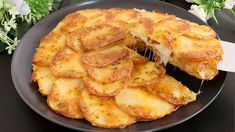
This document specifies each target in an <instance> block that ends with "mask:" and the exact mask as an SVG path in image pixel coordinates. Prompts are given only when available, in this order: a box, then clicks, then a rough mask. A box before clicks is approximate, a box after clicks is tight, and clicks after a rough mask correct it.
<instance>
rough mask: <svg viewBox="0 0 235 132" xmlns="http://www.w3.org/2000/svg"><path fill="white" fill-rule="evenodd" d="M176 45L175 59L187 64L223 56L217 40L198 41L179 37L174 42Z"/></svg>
mask: <svg viewBox="0 0 235 132" xmlns="http://www.w3.org/2000/svg"><path fill="white" fill-rule="evenodd" d="M173 43H174V45H176V48H175V50H174V51H173V54H174V57H176V58H177V59H181V60H182V61H186V62H195V61H204V60H207V61H208V62H209V59H212V58H215V57H219V56H221V55H222V54H223V51H222V48H221V45H220V41H219V40H217V39H207V40H202V39H201V40H198V39H193V38H189V37H184V36H181V37H178V38H177V39H175V40H174V42H173Z"/></svg>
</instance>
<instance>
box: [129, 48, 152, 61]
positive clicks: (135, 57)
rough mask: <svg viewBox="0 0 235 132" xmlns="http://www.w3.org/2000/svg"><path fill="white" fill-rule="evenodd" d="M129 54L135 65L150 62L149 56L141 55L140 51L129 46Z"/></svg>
mask: <svg viewBox="0 0 235 132" xmlns="http://www.w3.org/2000/svg"><path fill="white" fill-rule="evenodd" d="M128 51H129V55H130V58H131V60H132V61H133V64H134V65H139V64H144V63H146V62H148V58H146V57H144V56H142V55H140V54H139V53H138V52H136V51H134V50H131V49H129V48H128Z"/></svg>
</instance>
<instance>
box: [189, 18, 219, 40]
mask: <svg viewBox="0 0 235 132" xmlns="http://www.w3.org/2000/svg"><path fill="white" fill-rule="evenodd" d="M187 22H188V23H189V25H190V31H189V32H187V33H186V34H185V36H187V37H191V38H194V39H213V38H215V37H216V32H215V31H214V30H213V29H212V28H210V27H209V26H206V25H198V24H197V23H193V22H189V21H187Z"/></svg>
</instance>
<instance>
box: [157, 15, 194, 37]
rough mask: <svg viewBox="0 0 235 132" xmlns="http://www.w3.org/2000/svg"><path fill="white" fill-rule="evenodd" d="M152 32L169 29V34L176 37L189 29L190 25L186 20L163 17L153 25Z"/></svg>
mask: <svg viewBox="0 0 235 132" xmlns="http://www.w3.org/2000/svg"><path fill="white" fill-rule="evenodd" d="M153 30H154V32H159V31H169V32H170V33H171V36H172V37H174V38H176V37H177V36H179V35H183V34H185V33H187V32H189V31H190V25H189V24H188V23H187V21H184V20H181V19H175V18H174V19H172V18H169V19H163V20H161V21H160V22H159V23H156V24H155V25H154V29H153Z"/></svg>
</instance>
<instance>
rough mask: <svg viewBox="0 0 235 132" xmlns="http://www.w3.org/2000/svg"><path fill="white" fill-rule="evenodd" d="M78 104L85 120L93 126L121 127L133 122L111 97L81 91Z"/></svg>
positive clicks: (84, 90)
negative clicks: (101, 96)
mask: <svg viewBox="0 0 235 132" xmlns="http://www.w3.org/2000/svg"><path fill="white" fill-rule="evenodd" d="M79 104H80V107H81V110H82V113H83V115H84V117H85V118H86V120H88V121H89V122H90V123H91V124H92V125H93V126H98V127H103V128H123V127H125V126H128V125H131V124H132V123H134V122H135V119H134V118H133V117H131V116H129V115H128V114H126V113H125V112H123V111H122V110H121V109H119V108H118V107H117V105H116V103H115V101H114V99H113V98H100V97H97V96H94V95H92V94H90V93H89V92H88V91H87V90H86V89H83V90H82V91H81V98H80V100H79Z"/></svg>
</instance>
